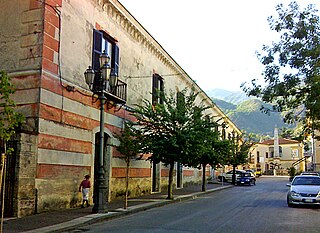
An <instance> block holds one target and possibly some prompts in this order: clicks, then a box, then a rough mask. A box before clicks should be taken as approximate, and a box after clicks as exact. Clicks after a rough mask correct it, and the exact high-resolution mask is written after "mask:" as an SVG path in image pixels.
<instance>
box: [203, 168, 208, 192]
mask: <svg viewBox="0 0 320 233" xmlns="http://www.w3.org/2000/svg"><path fill="white" fill-rule="evenodd" d="M206 166H207V164H202V192H205V191H206Z"/></svg>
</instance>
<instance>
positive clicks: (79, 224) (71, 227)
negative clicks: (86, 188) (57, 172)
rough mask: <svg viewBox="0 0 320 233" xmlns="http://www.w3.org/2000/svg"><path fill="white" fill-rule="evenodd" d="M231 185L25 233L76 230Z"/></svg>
mask: <svg viewBox="0 0 320 233" xmlns="http://www.w3.org/2000/svg"><path fill="white" fill-rule="evenodd" d="M231 187H234V186H233V185H227V186H222V187H218V188H214V189H210V190H207V191H205V192H197V193H193V194H187V195H181V196H177V197H176V198H175V199H174V200H159V201H154V202H151V203H145V204H140V205H136V206H132V207H128V209H127V210H125V209H123V208H119V209H117V210H116V212H108V213H104V214H90V215H88V216H85V217H80V218H77V219H73V220H71V221H68V222H64V223H59V224H56V225H52V226H47V227H42V228H38V229H33V230H30V231H25V232H24V233H46V232H63V231H70V230H74V229H75V228H78V227H82V226H88V225H90V224H94V223H98V222H102V221H105V220H110V219H114V218H117V217H120V216H126V215H130V214H134V213H137V212H142V211H145V210H148V209H153V208H156V207H161V206H165V205H168V204H173V203H178V202H182V201H187V200H193V199H196V198H197V197H199V196H203V195H206V194H209V193H212V192H215V191H219V190H223V189H227V188H231Z"/></svg>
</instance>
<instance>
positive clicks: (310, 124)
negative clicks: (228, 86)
mask: <svg viewBox="0 0 320 233" xmlns="http://www.w3.org/2000/svg"><path fill="white" fill-rule="evenodd" d="M276 10H277V13H278V15H277V17H269V18H268V21H269V24H270V28H271V30H274V31H276V32H278V33H280V38H279V41H277V42H273V43H272V46H266V45H265V46H264V47H263V48H262V51H261V52H260V53H259V54H258V57H259V59H260V61H261V63H262V64H263V65H264V73H263V74H264V81H265V84H266V85H265V86H261V85H260V84H259V83H258V80H256V79H254V80H252V85H251V87H245V86H244V85H243V88H244V91H245V92H246V93H247V94H248V95H249V96H256V97H258V98H261V100H262V101H263V102H266V103H270V104H272V108H264V111H265V112H267V113H268V112H270V111H277V112H283V113H284V120H285V122H289V123H292V122H296V121H299V122H302V123H303V125H304V128H305V131H306V132H309V133H312V132H314V130H316V129H317V130H319V129H320V119H319V117H320V115H319V112H320V95H319V93H320V60H319V58H320V21H319V16H318V15H317V14H316V12H317V10H316V9H315V8H314V6H312V5H309V6H308V7H307V8H306V9H304V10H300V9H299V6H298V4H297V3H296V2H292V3H290V4H289V6H288V8H285V7H284V6H283V5H282V4H280V5H278V6H277V7H276Z"/></svg>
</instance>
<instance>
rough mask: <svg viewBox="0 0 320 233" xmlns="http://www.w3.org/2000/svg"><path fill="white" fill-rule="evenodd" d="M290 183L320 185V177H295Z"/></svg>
mask: <svg viewBox="0 0 320 233" xmlns="http://www.w3.org/2000/svg"><path fill="white" fill-rule="evenodd" d="M292 185H320V178H318V177H311V176H310V177H296V178H295V179H294V180H293V182H292Z"/></svg>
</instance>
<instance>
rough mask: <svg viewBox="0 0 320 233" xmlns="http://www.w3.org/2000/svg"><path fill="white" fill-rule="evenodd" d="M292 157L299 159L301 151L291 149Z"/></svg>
mask: <svg viewBox="0 0 320 233" xmlns="http://www.w3.org/2000/svg"><path fill="white" fill-rule="evenodd" d="M291 156H292V157H293V158H294V157H299V151H298V149H291Z"/></svg>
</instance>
